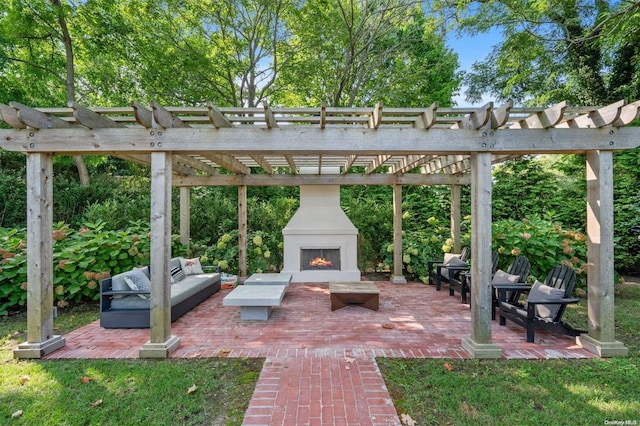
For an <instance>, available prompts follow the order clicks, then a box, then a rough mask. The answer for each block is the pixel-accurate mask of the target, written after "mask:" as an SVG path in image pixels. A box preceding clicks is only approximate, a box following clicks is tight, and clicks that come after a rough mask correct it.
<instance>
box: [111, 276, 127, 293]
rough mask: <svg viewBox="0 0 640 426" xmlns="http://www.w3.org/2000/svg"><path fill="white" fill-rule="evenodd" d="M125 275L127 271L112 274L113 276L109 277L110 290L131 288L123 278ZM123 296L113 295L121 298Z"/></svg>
mask: <svg viewBox="0 0 640 426" xmlns="http://www.w3.org/2000/svg"><path fill="white" fill-rule="evenodd" d="M125 275H127V273H122V274H117V275H114V276H113V278H111V290H113V291H129V290H131V287H129V284H127V282H126V281H125V280H124V277H125ZM123 297H125V296H121V295H116V296H113V298H114V299H122V298H123Z"/></svg>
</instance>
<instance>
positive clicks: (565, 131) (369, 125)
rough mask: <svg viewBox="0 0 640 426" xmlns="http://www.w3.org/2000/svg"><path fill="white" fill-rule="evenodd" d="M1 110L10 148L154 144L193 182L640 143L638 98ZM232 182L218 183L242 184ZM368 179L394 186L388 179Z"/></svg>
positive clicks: (132, 148)
mask: <svg viewBox="0 0 640 426" xmlns="http://www.w3.org/2000/svg"><path fill="white" fill-rule="evenodd" d="M0 116H1V119H2V121H3V122H4V123H6V124H7V125H8V126H10V127H11V128H12V129H9V130H0V135H2V139H1V140H0V146H1V147H2V148H4V149H7V150H13V151H22V152H26V153H28V152H43V151H46V152H54V153H56V154H81V155H106V154H109V155H115V156H118V157H121V158H125V159H128V160H132V161H136V162H140V163H145V164H149V163H150V153H151V152H154V151H158V150H161V151H170V152H172V153H173V171H174V173H175V174H176V175H177V177H181V176H182V177H185V178H188V177H192V179H186V180H183V181H178V184H185V185H187V184H206V182H205V181H204V180H203V178H204V177H206V176H209V177H211V176H218V175H219V170H220V168H223V169H225V170H226V171H228V172H231V173H232V174H235V175H240V176H248V175H250V174H251V173H252V169H254V171H255V168H260V169H262V170H264V172H266V174H267V175H279V174H287V175H295V174H297V172H298V171H299V169H300V168H301V167H317V168H318V174H321V170H322V168H323V167H339V168H340V170H341V173H342V175H343V176H344V175H347V174H352V172H353V171H354V170H358V172H360V171H363V173H362V174H363V175H365V176H368V175H374V174H380V173H374V172H380V171H384V172H385V173H384V174H387V175H394V176H395V177H396V178H397V177H398V176H401V175H404V174H405V173H407V172H411V171H416V169H419V171H420V172H421V173H420V174H422V175H434V174H436V175H442V174H445V175H458V176H459V175H460V174H463V173H465V172H467V171H468V170H469V156H470V155H471V153H473V152H487V151H488V152H491V153H492V155H493V161H494V162H500V161H504V160H506V159H509V158H513V157H514V156H519V155H523V154H529V153H531V154H534V153H542V152H585V151H586V150H589V149H610V150H617V149H628V148H633V147H635V146H638V144H640V137H638V136H637V134H638V133H637V128H632V127H627V129H633V130H632V132H631V133H629V132H627V133H625V132H622V131H621V130H622V129H620V128H621V127H624V126H627V125H628V124H630V123H631V122H633V121H634V120H636V119H637V118H638V117H639V116H640V101H636V102H633V103H627V102H626V101H618V102H616V103H613V104H611V105H607V106H604V107H581V108H573V107H569V106H568V105H567V103H566V102H562V103H559V104H557V105H554V106H551V107H549V108H516V107H513V106H512V105H511V104H510V103H508V104H505V105H502V106H499V107H494V106H493V103H488V104H486V105H484V106H482V107H479V108H439V107H438V105H437V104H433V105H431V106H429V107H427V108H389V107H383V106H382V105H376V106H375V107H374V108H335V107H324V106H322V107H318V108H280V107H273V108H272V107H270V106H268V105H267V104H264V106H263V107H260V108H225V107H217V106H215V105H213V104H211V103H208V104H207V105H205V106H197V107H168V106H162V105H160V104H158V103H155V102H153V103H151V105H150V106H148V107H147V106H144V105H141V104H140V103H138V102H132V103H131V105H130V106H127V107H110V108H87V107H84V106H82V105H79V104H73V105H72V106H71V107H68V108H32V107H29V106H25V105H22V104H19V103H16V102H11V103H10V104H9V105H4V104H0ZM556 129H557V130H556ZM586 129H591V130H593V131H589V132H587V131H586ZM627 129H625V131H626V130H627ZM572 130H574V131H572ZM515 131H518V132H515ZM354 167H360V168H361V169H353V168H354ZM352 178H353V177H352ZM396 178H394V179H396ZM225 179H226V180H225ZM256 179H260V178H256ZM262 179H263V184H264V183H267V181H265V180H264V178H262ZM404 179H409V178H407V177H405V178H404ZM227 180H229V178H228V177H227V178H224V179H220V178H217V181H216V182H218V183H220V182H222V184H233V183H236V184H237V183H239V182H238V181H237V180H234V181H230V180H229V182H227ZM368 180H369V183H381V184H384V183H388V182H391V180H389V179H388V178H383V177H375V178H374V177H369V178H368ZM410 180H411V182H413V181H416V182H418V181H419V182H420V183H424V182H426V181H424V178H418V177H411V178H410ZM440 181H442V182H445V181H447V180H446V179H443V178H442V176H440V178H439V179H438V178H434V177H432V178H431V180H430V181H429V183H439V182H440ZM225 182H227V183H225ZM283 182H284V180H282V179H280V180H278V179H276V180H271V181H269V182H268V184H283ZM289 182H294V181H289ZM393 182H395V183H398V182H400V183H402V181H398V180H393ZM406 182H409V181H408V180H407V181H406ZM245 183H247V184H253V183H251V182H246V181H245ZM255 184H261V183H255ZM290 184H295V183H290Z"/></svg>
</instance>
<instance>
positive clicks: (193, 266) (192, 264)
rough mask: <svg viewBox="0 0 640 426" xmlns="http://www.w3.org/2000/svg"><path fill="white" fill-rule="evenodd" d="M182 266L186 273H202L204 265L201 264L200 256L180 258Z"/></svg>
mask: <svg viewBox="0 0 640 426" xmlns="http://www.w3.org/2000/svg"><path fill="white" fill-rule="evenodd" d="M180 267H181V268H182V271H183V272H184V274H185V275H195V274H202V273H204V271H203V270H202V265H201V264H200V258H199V257H194V258H193V259H184V258H180Z"/></svg>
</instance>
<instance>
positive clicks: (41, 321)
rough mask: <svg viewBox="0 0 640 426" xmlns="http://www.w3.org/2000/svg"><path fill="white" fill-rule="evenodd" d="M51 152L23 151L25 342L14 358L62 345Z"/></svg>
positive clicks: (36, 354)
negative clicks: (56, 322) (56, 326)
mask: <svg viewBox="0 0 640 426" xmlns="http://www.w3.org/2000/svg"><path fill="white" fill-rule="evenodd" d="M52 231H53V155H52V154H47V153H41V154H27V342H25V343H22V344H20V345H18V348H17V349H15V350H14V351H13V354H14V356H15V357H16V358H42V357H43V356H45V355H47V354H49V353H51V352H53V351H55V350H57V349H60V348H61V347H63V346H64V345H65V339H63V338H62V337H60V336H56V335H54V334H53V238H52Z"/></svg>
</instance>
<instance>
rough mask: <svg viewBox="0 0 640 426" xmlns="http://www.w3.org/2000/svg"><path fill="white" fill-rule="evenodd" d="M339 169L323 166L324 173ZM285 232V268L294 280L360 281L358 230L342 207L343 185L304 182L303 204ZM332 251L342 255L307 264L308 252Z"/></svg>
mask: <svg viewBox="0 0 640 426" xmlns="http://www.w3.org/2000/svg"><path fill="white" fill-rule="evenodd" d="M317 171H318V169H317V168H315V167H309V168H304V167H303V168H301V169H300V174H314V173H317ZM339 172H340V168H339V167H326V168H325V167H323V168H322V174H329V173H334V174H337V173H339ZM282 234H283V238H284V268H283V270H282V272H289V273H291V274H292V275H293V276H292V281H297V282H328V281H332V282H341V281H342V282H345V281H360V271H359V270H358V230H357V229H356V227H355V226H354V225H353V223H351V221H350V220H349V218H348V217H347V215H346V214H345V213H344V211H343V210H342V208H341V207H340V185H300V208H299V209H298V211H297V212H296V213H295V214H294V215H293V217H292V218H291V220H290V221H289V223H288V224H287V226H285V227H284V229H283V230H282ZM329 253H331V256H334V257H335V256H338V257H337V259H334V260H333V261H331V262H320V264H321V265H322V264H324V265H327V267H318V266H317V265H316V266H313V267H305V265H306V263H308V262H307V260H306V257H307V256H310V255H311V254H320V256H319V257H321V258H323V256H322V255H323V254H329ZM312 257H313V258H315V257H318V256H316V255H314V256H312ZM329 264H330V266H329Z"/></svg>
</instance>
